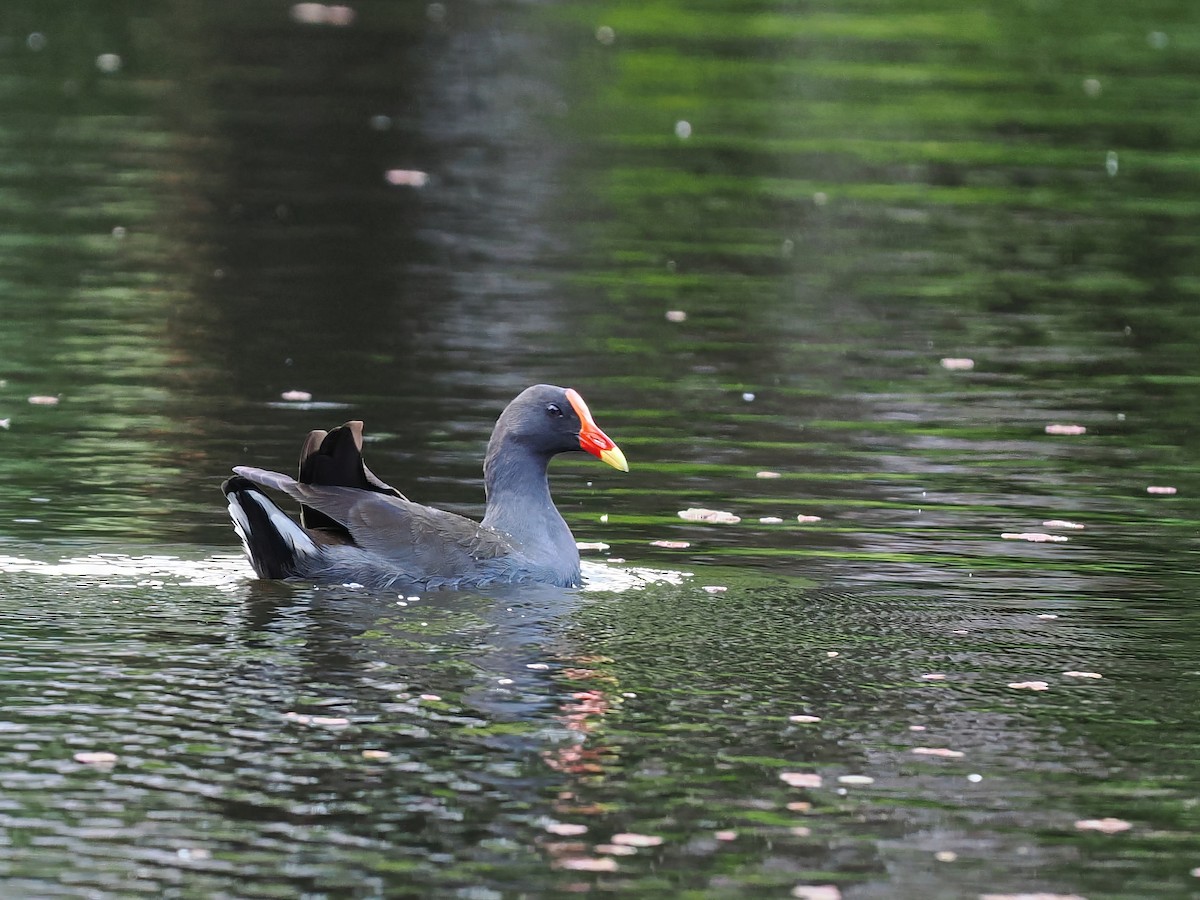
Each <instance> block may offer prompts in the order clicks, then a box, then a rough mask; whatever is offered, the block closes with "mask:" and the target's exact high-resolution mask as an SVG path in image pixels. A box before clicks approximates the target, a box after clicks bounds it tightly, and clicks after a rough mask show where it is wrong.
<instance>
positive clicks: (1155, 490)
mask: <svg viewBox="0 0 1200 900" xmlns="http://www.w3.org/2000/svg"><path fill="white" fill-rule="evenodd" d="M29 402H30V403H32V402H33V399H32V398H30V401H29ZM1146 493H1147V494H1163V495H1166V496H1170V495H1171V494H1177V493H1179V488H1173V487H1168V486H1166V485H1161V484H1152V485H1150V486H1149V487H1148V488H1146Z"/></svg>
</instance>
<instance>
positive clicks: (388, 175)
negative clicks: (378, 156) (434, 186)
mask: <svg viewBox="0 0 1200 900" xmlns="http://www.w3.org/2000/svg"><path fill="white" fill-rule="evenodd" d="M383 177H384V179H385V180H386V181H387V183H388V184H390V185H394V186H395V187H411V188H423V187H425V185H427V184H429V173H428V172H422V171H420V170H418V169H388V170H387V172H385V173H384V175H383Z"/></svg>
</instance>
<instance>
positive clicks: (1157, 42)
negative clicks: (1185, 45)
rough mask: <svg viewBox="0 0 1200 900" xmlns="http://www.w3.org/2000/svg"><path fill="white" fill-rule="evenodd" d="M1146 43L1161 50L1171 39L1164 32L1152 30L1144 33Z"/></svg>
mask: <svg viewBox="0 0 1200 900" xmlns="http://www.w3.org/2000/svg"><path fill="white" fill-rule="evenodd" d="M1146 43H1147V44H1149V45H1150V46H1151V47H1153V48H1154V49H1155V50H1163V49H1165V48H1166V46H1167V44H1169V43H1171V39H1170V38H1169V37H1167V35H1166V32H1162V31H1152V32H1150V33H1149V34H1148V35H1146Z"/></svg>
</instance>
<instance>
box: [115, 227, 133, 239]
mask: <svg viewBox="0 0 1200 900" xmlns="http://www.w3.org/2000/svg"><path fill="white" fill-rule="evenodd" d="M128 234H129V232H128V231H127V230H126V228H125V226H124V225H117V226H115V227H114V228H113V230H112V236H113V238H115V239H116V240H118V241H120V240H124V238H125V236H126V235H128Z"/></svg>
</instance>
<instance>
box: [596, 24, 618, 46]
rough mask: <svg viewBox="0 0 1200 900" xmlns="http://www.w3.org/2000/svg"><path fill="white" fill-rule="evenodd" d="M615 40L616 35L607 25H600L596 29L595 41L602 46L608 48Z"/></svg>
mask: <svg viewBox="0 0 1200 900" xmlns="http://www.w3.org/2000/svg"><path fill="white" fill-rule="evenodd" d="M616 39H617V33H616V32H615V31H613V30H612V27H611V26H609V25H601V26H600V27H599V28H597V29H596V40H597V41H599V42H600V43H601V44H604V46H606V47H607V46H608V45H609V44H611V43H612V42H613V41H615V40H616Z"/></svg>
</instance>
